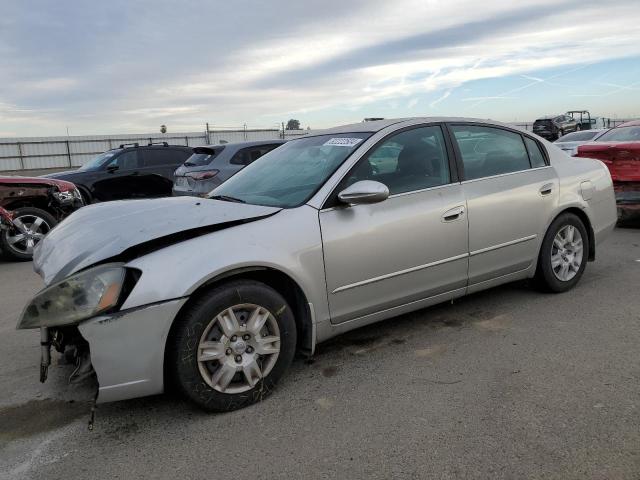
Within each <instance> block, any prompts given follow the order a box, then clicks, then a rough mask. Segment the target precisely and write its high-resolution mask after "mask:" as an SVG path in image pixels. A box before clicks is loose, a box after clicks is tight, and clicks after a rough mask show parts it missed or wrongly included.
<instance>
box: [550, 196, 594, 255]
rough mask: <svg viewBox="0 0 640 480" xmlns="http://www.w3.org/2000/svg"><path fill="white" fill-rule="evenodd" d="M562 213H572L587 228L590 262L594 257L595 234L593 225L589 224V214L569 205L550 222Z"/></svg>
mask: <svg viewBox="0 0 640 480" xmlns="http://www.w3.org/2000/svg"><path fill="white" fill-rule="evenodd" d="M563 213H573V214H574V215H575V216H576V217H578V218H579V219H580V220H581V221H582V223H583V224H584V227H585V228H586V230H587V236H588V237H589V256H588V257H587V258H588V259H589V261H590V262H593V261H594V260H595V259H596V235H595V233H594V231H593V225H592V224H591V219H590V218H589V215H587V213H586V212H585V211H584V210H583V209H581V208H578V207H569V208H566V209H564V210H562V211H561V212H560V213H558V215H556V216H555V217H554V218H553V220H552V221H551V222H552V223H553V222H554V221H555V219H556V218H558V217H559V216H560V215H562V214H563Z"/></svg>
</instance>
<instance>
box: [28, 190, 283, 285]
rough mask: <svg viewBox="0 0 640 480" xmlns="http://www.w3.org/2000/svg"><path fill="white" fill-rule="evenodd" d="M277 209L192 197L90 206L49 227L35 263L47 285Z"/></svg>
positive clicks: (276, 209)
mask: <svg viewBox="0 0 640 480" xmlns="http://www.w3.org/2000/svg"><path fill="white" fill-rule="evenodd" d="M279 210H280V209H279V208H275V207H264V206H260V205H247V204H241V203H231V202H224V201H219V200H210V199H203V198H194V197H173V198H158V199H152V200H127V201H115V202H106V203H99V204H96V205H89V206H87V207H84V208H81V209H80V210H78V211H76V212H75V213H73V214H72V215H70V216H69V217H67V218H66V219H65V220H64V221H63V222H62V223H60V224H59V225H58V226H57V227H55V228H54V229H53V230H51V232H50V233H49V234H48V235H47V236H46V237H45V238H44V239H43V240H42V241H41V242H40V243H39V244H38V245H37V247H36V249H35V253H34V258H33V265H34V269H35V271H36V272H37V273H38V274H40V276H42V278H43V280H44V282H45V284H47V285H49V284H51V283H53V282H56V281H59V280H62V279H63V278H65V277H67V276H68V275H71V274H72V273H75V272H77V271H79V270H82V269H83V268H86V267H88V266H90V265H93V264H96V263H99V262H102V261H105V260H108V259H114V260H123V261H126V260H127V259H128V258H127V257H132V256H133V257H135V256H137V255H142V254H144V253H145V252H148V251H152V250H154V249H158V248H162V247H164V246H167V245H170V244H173V243H177V242H181V241H184V240H187V239H189V238H193V237H196V236H199V235H205V234H207V233H210V232H213V231H215V230H220V229H222V228H228V227H231V226H234V225H238V224H240V223H246V222H247V221H252V220H257V219H260V218H264V217H267V216H270V215H273V214H274V213H276V212H278V211H279ZM114 257H118V258H114Z"/></svg>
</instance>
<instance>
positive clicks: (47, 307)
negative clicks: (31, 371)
mask: <svg viewBox="0 0 640 480" xmlns="http://www.w3.org/2000/svg"><path fill="white" fill-rule="evenodd" d="M139 276H140V272H139V271H137V270H133V269H127V268H125V267H124V265H123V264H118V263H112V264H105V265H99V266H97V267H94V268H91V269H88V270H85V271H83V272H80V273H78V274H75V275H72V276H70V277H68V278H66V279H65V280H63V281H61V282H58V283H55V284H53V285H51V286H49V287H47V288H45V289H44V290H42V291H40V292H39V293H38V294H37V295H36V296H35V297H34V298H33V299H32V300H31V302H30V303H29V304H28V305H27V306H26V308H25V309H24V311H23V312H22V315H21V316H20V320H19V321H18V325H17V328H18V329H30V328H40V346H41V359H40V381H41V382H44V381H45V380H46V378H47V370H48V368H49V365H50V364H51V346H52V345H53V346H54V347H55V348H56V350H58V351H59V352H60V353H62V354H64V355H65V356H66V357H67V360H70V361H73V362H74V363H76V364H77V367H78V368H77V369H76V372H74V374H73V375H72V380H80V378H78V377H82V378H86V377H87V376H90V374H91V365H90V360H89V348H88V343H87V341H86V340H85V339H84V338H83V337H82V335H80V333H79V331H78V325H79V323H80V322H82V321H84V320H87V319H89V318H92V317H94V316H96V315H98V314H105V313H108V312H111V311H116V310H117V309H118V308H119V306H121V305H122V304H123V303H124V301H125V300H126V297H127V295H128V294H129V292H130V291H131V289H132V288H133V286H134V285H135V283H136V282H137V279H138V278H139Z"/></svg>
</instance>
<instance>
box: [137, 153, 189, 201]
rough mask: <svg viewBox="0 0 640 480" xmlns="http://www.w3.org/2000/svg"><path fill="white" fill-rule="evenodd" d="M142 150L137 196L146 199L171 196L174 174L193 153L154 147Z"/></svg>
mask: <svg viewBox="0 0 640 480" xmlns="http://www.w3.org/2000/svg"><path fill="white" fill-rule="evenodd" d="M141 150H142V158H143V166H142V168H141V169H140V173H139V176H138V180H137V183H136V189H137V192H136V195H137V196H144V197H164V196H169V195H171V189H172V187H173V172H175V170H176V168H178V167H179V166H180V165H181V164H182V163H184V162H185V161H186V160H187V158H189V157H190V156H191V152H190V151H185V150H181V149H177V148H171V147H152V148H145V149H141Z"/></svg>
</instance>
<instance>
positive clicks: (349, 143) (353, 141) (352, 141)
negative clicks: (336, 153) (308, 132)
mask: <svg viewBox="0 0 640 480" xmlns="http://www.w3.org/2000/svg"><path fill="white" fill-rule="evenodd" d="M361 141H362V139H361V138H331V139H329V140H327V141H326V142H324V143H323V144H322V146H325V145H334V146H336V147H355V146H356V145H357V144H359V143H360V142H361Z"/></svg>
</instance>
